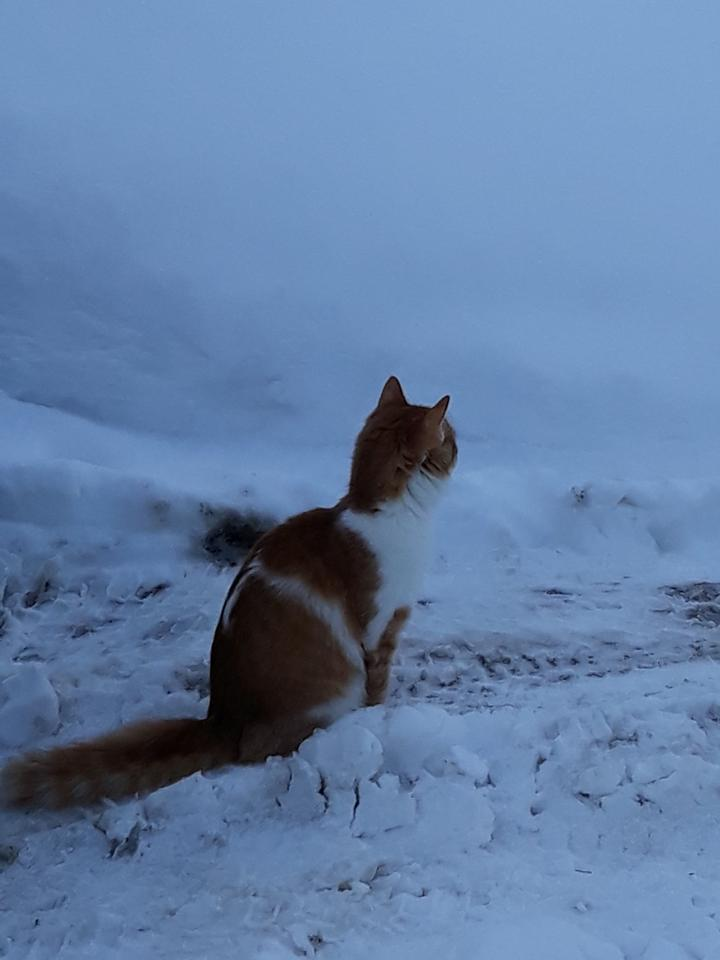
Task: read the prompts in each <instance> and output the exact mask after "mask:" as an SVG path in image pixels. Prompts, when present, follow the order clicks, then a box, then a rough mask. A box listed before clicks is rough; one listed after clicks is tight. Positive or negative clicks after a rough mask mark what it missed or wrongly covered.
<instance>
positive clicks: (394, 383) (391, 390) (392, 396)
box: [378, 377, 407, 407]
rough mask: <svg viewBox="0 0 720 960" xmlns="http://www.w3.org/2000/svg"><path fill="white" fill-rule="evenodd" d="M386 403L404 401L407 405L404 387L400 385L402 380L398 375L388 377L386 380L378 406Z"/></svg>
mask: <svg viewBox="0 0 720 960" xmlns="http://www.w3.org/2000/svg"><path fill="white" fill-rule="evenodd" d="M386 403H404V404H405V405H406V406H407V400H406V399H405V394H404V393H403V388H402V387H401V386H400V381H399V380H398V378H397V377H388V378H387V380H386V381H385V386H384V387H383V388H382V393H381V394H380V399H379V400H378V406H379V407H384V406H385V404H386Z"/></svg>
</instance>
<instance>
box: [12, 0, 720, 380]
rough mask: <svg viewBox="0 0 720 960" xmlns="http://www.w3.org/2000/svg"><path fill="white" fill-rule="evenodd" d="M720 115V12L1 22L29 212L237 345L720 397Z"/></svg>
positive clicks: (305, 8) (328, 6) (199, 15)
mask: <svg viewBox="0 0 720 960" xmlns="http://www.w3.org/2000/svg"><path fill="white" fill-rule="evenodd" d="M719 105H720V4H718V3H717V2H716V0H695V2H693V3H680V2H669V0H654V2H652V0H639V2H635V0H633V2H628V0H605V2H603V3H589V2H588V3H578V2H577V0H553V2H548V3H537V2H534V0H522V2H521V0H485V2H477V0H453V2H448V3H445V2H442V3H441V2H427V0H412V2H388V0H383V2H363V3H345V2H338V0H333V2H319V0H312V2H307V3H298V2H297V0H293V2H287V0H273V2H268V0H256V2H251V0H243V2H242V3H237V2H229V0H214V2H212V3H201V2H199V0H152V2H147V3H143V2H140V0H124V2H122V3H117V2H104V0H87V2H78V0H62V2H58V0H52V2H51V0H45V2H35V0H12V2H10V0H4V2H3V4H2V6H1V7H0V121H1V122H2V127H1V131H2V132H1V140H2V142H0V147H1V148H2V157H3V158H4V159H2V158H0V164H1V165H2V168H4V175H3V182H2V183H0V191H2V193H3V194H4V196H5V200H6V201H7V198H8V197H10V198H11V199H12V200H13V203H15V201H19V202H20V204H21V205H22V204H23V203H25V204H27V205H28V209H30V207H31V206H32V205H34V211H35V212H34V213H33V216H34V217H35V218H36V225H35V226H34V227H33V228H32V230H34V231H35V232H36V233H39V232H42V230H43V229H44V228H43V227H42V225H41V224H40V225H38V223H39V221H38V220H37V218H38V217H39V218H40V221H42V218H43V217H44V216H45V215H47V216H48V217H50V216H51V212H52V211H53V210H54V213H52V216H53V217H54V226H53V229H54V230H55V231H56V233H57V236H59V237H61V240H60V241H58V251H57V255H58V256H68V257H70V258H72V257H73V256H74V257H75V258H76V260H83V259H86V258H87V256H88V252H89V251H96V252H97V251H98V250H100V251H102V250H103V249H104V248H106V249H107V251H110V252H108V253H107V259H108V260H113V258H115V260H117V259H118V256H122V257H127V258H128V259H133V260H137V261H139V262H141V263H144V264H146V265H148V266H149V267H150V268H151V271H152V272H153V273H154V274H155V275H157V276H158V277H162V278H164V281H165V282H169V278H172V277H173V276H177V277H178V278H181V279H182V281H183V283H185V284H187V285H188V286H189V287H191V288H193V289H194V290H195V291H196V293H197V294H198V296H199V299H200V300H201V301H202V302H203V304H204V305H205V312H204V317H205V319H204V321H203V323H204V327H203V336H206V337H207V338H208V342H210V343H211V344H212V343H213V342H214V343H215V344H216V346H217V345H221V344H223V343H224V344H225V345H226V347H227V345H228V337H229V336H230V337H231V338H233V337H237V338H238V340H239V341H240V340H242V336H241V334H245V333H247V332H248V331H249V335H251V336H254V335H255V334H254V333H253V331H257V328H258V324H260V325H261V326H263V329H264V330H265V332H266V333H267V331H268V330H270V331H274V334H273V335H278V336H280V335H282V333H283V331H287V329H288V328H289V327H292V328H293V342H294V343H301V342H307V343H308V344H309V348H310V349H317V348H318V345H320V347H321V345H322V342H323V340H322V338H323V335H324V334H323V331H324V330H325V329H326V328H328V327H332V328H334V330H335V336H334V338H333V339H334V341H335V342H339V341H340V340H341V341H342V342H343V343H344V345H345V347H346V349H347V351H348V355H352V354H353V351H354V350H355V348H356V347H357V350H358V351H361V349H362V346H363V344H365V343H366V342H367V341H368V340H370V341H372V342H374V343H378V342H379V343H382V342H383V340H384V339H385V340H387V342H388V343H389V344H391V345H392V348H391V352H392V350H397V349H399V348H400V346H401V345H402V343H403V342H412V344H413V347H412V349H416V348H417V345H418V343H421V344H423V345H425V347H426V348H427V350H429V351H431V352H433V353H434V354H436V353H437V351H438V349H439V348H440V347H441V345H442V344H445V345H446V347H447V345H448V344H450V345H451V346H453V347H454V346H456V345H457V344H458V343H461V344H465V345H466V347H464V348H463V349H464V350H465V352H467V351H468V350H469V351H471V352H472V351H477V352H478V353H481V352H482V351H483V350H484V349H488V350H490V349H492V348H493V345H495V347H496V348H498V346H499V348H500V349H503V350H504V349H507V350H509V351H511V352H513V353H514V355H515V356H517V357H518V358H520V359H522V360H523V361H526V362H528V363H530V364H536V365H538V366H540V367H542V368H545V369H550V370H554V369H558V370H562V371H564V372H566V373H567V372H577V371H580V372H581V373H582V372H583V371H586V370H589V369H592V368H597V367H602V368H603V369H607V370H608V371H610V372H615V371H617V372H620V373H628V374H631V375H634V374H639V375H641V376H644V377H651V378H652V379H654V380H655V381H656V382H658V383H667V384H668V386H669V388H670V387H673V385H674V386H675V387H679V388H680V389H681V390H685V389H688V390H694V389H695V388H698V389H703V390H704V389H706V388H712V387H713V386H714V383H715V379H716V372H715V371H716V364H717V356H718V350H720V187H719V178H720V173H719V171H720V106H719ZM13 209H16V208H13ZM38 210H40V211H41V212H40V213H39V214H38ZM6 229H7V228H6ZM0 230H1V228H0ZM31 232H32V231H31ZM6 240H7V237H6ZM43 242H45V241H43ZM28 245H29V247H32V242H31V241H30V240H28ZM63 247H64V248H66V249H65V250H62V248H63ZM116 250H117V251H122V253H121V254H118V255H117V256H116V255H115V254H114V253H112V251H116ZM97 259H98V262H99V260H100V259H102V257H101V254H97ZM96 266H97V264H96ZM103 269H105V268H103ZM98 270H99V268H98ZM99 272H102V271H100V270H99ZM140 312H142V311H140ZM208 317H210V320H208ZM167 322H171V321H169V320H168V321H167ZM175 322H176V323H177V324H178V325H181V324H187V323H192V321H189V320H187V319H177V320H176V321H175ZM338 331H340V333H338ZM258 336H260V334H259V333H258ZM425 347H424V348H425ZM424 348H423V349H424Z"/></svg>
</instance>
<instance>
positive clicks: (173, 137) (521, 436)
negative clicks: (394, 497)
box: [0, 0, 720, 960]
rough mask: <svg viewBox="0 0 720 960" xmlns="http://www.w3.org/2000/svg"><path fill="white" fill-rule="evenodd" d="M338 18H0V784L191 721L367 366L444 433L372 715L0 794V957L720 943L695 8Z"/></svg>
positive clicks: (634, 953) (235, 12) (718, 579)
mask: <svg viewBox="0 0 720 960" xmlns="http://www.w3.org/2000/svg"><path fill="white" fill-rule="evenodd" d="M211 6H212V5H211ZM353 9H354V12H353V13H352V14H351V13H350V9H349V8H343V5H339V4H335V3H324V2H320V3H318V4H314V5H313V11H314V12H313V13H312V14H310V13H309V12H308V10H309V8H308V7H306V6H305V5H299V4H292V3H286V2H284V0H278V2H277V3H273V4H272V5H268V4H263V3H248V4H243V5H241V6H238V5H236V4H234V3H230V2H225V0H219V2H218V3H217V4H216V5H214V10H213V11H212V12H211V8H210V7H207V6H206V5H196V4H194V3H192V2H187V3H185V2H178V0H172V2H170V0H156V2H155V3H153V4H141V3H135V2H129V3H126V4H123V5H122V9H121V8H120V7H119V6H118V5H116V4H111V3H107V4H106V3H95V4H86V3H83V2H80V0H67V2H65V3H63V4H55V3H51V2H48V0H33V2H28V3H24V4H20V3H15V4H13V3H8V4H5V5H3V6H2V8H0V81H1V82H0V121H1V122H0V152H1V155H2V180H1V181H0V441H1V442H0V762H2V761H3V760H4V759H5V758H6V757H8V756H11V755H13V754H14V753H15V752H17V751H18V750H22V749H28V748H35V747H42V746H48V745H51V744H54V743H60V742H67V741H69V740H72V739H76V738H79V737H87V736H92V735H94V734H96V733H98V732H100V731H105V730H109V729H112V728H114V727H116V726H117V725H118V724H120V723H123V722H126V721H129V720H133V719H136V718H139V717H143V716H180V715H188V714H192V715H201V714H202V713H203V710H204V709H205V706H206V697H207V660H208V653H209V645H210V640H211V635H212V630H213V627H214V624H215V618H216V617H217V614H218V611H219V609H220V606H221V603H222V600H223V597H224V594H225V591H226V589H227V587H228V585H229V583H230V581H231V579H232V576H233V571H232V568H231V567H229V566H227V565H223V562H222V561H223V557H222V556H218V555H216V554H213V553H211V552H208V549H207V548H208V547H211V548H212V547H213V546H214V545H216V544H217V540H216V539H212V537H211V539H210V540H208V532H210V533H212V532H213V531H214V530H217V529H218V527H222V524H223V523H224V522H225V521H227V518H228V511H234V514H231V516H235V517H236V518H237V516H240V517H241V518H242V517H245V518H249V519H250V521H251V522H252V524H257V523H260V524H263V523H267V522H268V521H269V520H273V519H279V518H281V517H283V516H285V515H287V514H289V513H291V512H294V511H297V510H300V509H304V508H306V507H309V506H313V505H316V504H327V503H332V502H333V501H334V500H335V499H337V497H338V496H339V495H340V494H341V493H342V491H343V486H344V484H345V482H346V475H347V470H348V463H349V456H350V451H351V445H352V441H353V439H354V435H355V432H356V431H357V429H358V427H359V426H360V423H361V422H362V420H363V418H364V416H365V415H366V414H367V412H368V411H369V409H370V407H371V405H372V404H373V402H374V401H375V398H376V397H377V393H378V390H379V388H380V386H381V384H382V383H383V381H384V380H385V378H386V377H387V375H388V374H390V373H395V374H399V375H400V377H401V379H402V380H403V383H404V385H405V387H406V390H407V393H408V395H409V396H410V398H411V399H416V400H418V401H420V402H427V403H429V402H433V401H435V400H436V399H437V398H438V397H439V396H440V395H442V394H443V393H446V392H449V393H450V394H451V395H452V406H451V411H450V412H451V416H452V418H453V420H454V422H455V424H456V426H457V428H458V437H459V444H460V459H459V464H458V469H457V473H456V476H455V477H454V479H453V482H452V485H451V488H450V490H449V491H448V496H447V499H446V501H445V503H444V504H443V507H442V509H441V511H440V515H439V516H438V520H437V537H436V549H435V554H434V561H433V566H432V569H431V570H430V571H429V574H428V577H427V581H426V585H425V591H424V593H423V595H422V596H421V597H418V603H417V606H416V609H415V611H414V615H413V618H412V620H411V622H410V624H409V626H408V629H407V631H406V634H405V637H404V639H403V642H402V645H401V649H400V650H399V653H398V658H397V662H396V664H395V666H394V670H393V679H392V687H391V692H390V697H389V702H388V705H387V706H385V707H382V708H373V709H370V710H364V711H358V712H357V713H355V714H353V715H352V716H349V717H347V718H345V719H344V720H343V721H341V722H339V723H338V724H337V725H336V726H335V727H334V728H332V729H329V730H327V731H324V732H322V733H318V734H316V735H315V736H314V737H313V738H311V739H310V740H309V741H307V742H306V743H305V744H304V745H303V747H302V748H301V750H300V752H299V754H298V755H297V756H295V757H293V758H291V759H289V760H272V761H270V762H268V763H267V764H266V765H264V766H263V767H260V768H244V769H232V770H227V771H222V772H218V773H216V774H214V775H211V776H199V775H198V776H196V777H193V778H190V779H188V780H186V781H184V782H182V783H178V784H176V785H174V786H172V787H169V788H167V789H165V790H162V791H159V792H158V793H156V794H154V795H153V796H151V797H148V798H146V799H144V800H142V801H137V800H133V801H130V802H128V803H124V804H119V805H117V806H108V807H107V808H104V809H102V810H89V811H70V812H67V813H62V814H48V813H29V814H25V813H16V812H2V813H0V957H8V958H10V960H46V958H51V957H56V956H60V957H65V958H68V960H75V958H88V960H90V958H92V960H105V958H113V957H117V958H126V957H130V958H138V960H141V958H144V957H148V958H150V957H152V958H161V960H162V958H172V960H181V958H184V957H187V958H188V960H189V958H192V960H198V958H204V957H213V958H214V960H226V958H230V957H233V958H236V957H239V958H243V960H244V958H248V960H285V958H291V957H302V956H318V957H325V958H328V960H333V958H337V960H354V958H358V960H359V958H363V960H364V958H365V957H367V956H368V955H370V956H375V957H378V958H386V957H387V958H405V957H413V958H416V960H422V958H425V957H427V958H431V957H432V958H435V957H437V956H438V954H441V955H443V956H446V957H448V960H451V958H457V960H470V958H479V960H717V958H718V957H720V906H719V905H720V667H719V666H718V661H719V660H720V557H719V555H718V544H719V543H720V445H718V443H717V439H716V436H715V434H716V424H717V420H718V411H719V410H720V389H719V388H718V382H717V372H716V367H717V356H718V353H719V352H720V324H718V322H717V317H718V315H719V313H718V311H719V309H720V289H719V288H718V277H720V262H719V260H718V258H719V257H720V238H719V237H718V232H719V230H718V223H720V194H719V192H718V189H717V169H718V163H719V162H720V154H719V153H718V139H717V131H718V126H717V123H716V122H715V121H714V112H715V111H716V103H717V90H718V88H720V59H719V58H718V57H717V49H716V48H717V39H716V38H717V35H718V30H720V22H719V20H718V17H719V15H718V13H717V8H715V7H712V6H711V5H703V4H697V5H693V7H692V10H691V9H690V8H689V7H688V6H687V5H685V6H684V7H682V8H680V7H678V6H677V5H675V4H672V3H670V2H668V3H665V2H664V0H663V2H660V3H656V4H653V5H652V10H650V7H648V6H647V5H645V4H638V5H635V6H631V7H629V6H628V5H627V4H625V3H623V2H621V0H612V2H610V3H608V4H603V5H597V6H596V7H592V8H591V7H590V6H588V5H584V6H583V5H577V4H575V3H570V2H567V3H566V2H564V0H563V2H561V3H558V4H555V5H553V6H552V8H551V7H549V6H547V5H539V4H530V3H524V2H521V0H517V2H515V0H512V2H506V0H502V2H501V0H491V2H489V3H487V4H482V5H478V4H475V3H471V2H470V0H468V2H467V3H465V2H461V3H459V4H457V6H456V8H454V9H455V11H456V12H455V15H454V16H453V17H450V16H449V15H448V14H447V10H448V9H449V8H447V7H442V8H441V5H433V4H431V3H425V2H419V3H415V4H411V5H410V4H398V5H387V4H382V5H379V4H378V5H376V4H372V3H368V4H364V5H363V8H362V11H361V10H360V9H359V8H353Z"/></svg>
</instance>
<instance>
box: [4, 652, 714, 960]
mask: <svg viewBox="0 0 720 960" xmlns="http://www.w3.org/2000/svg"><path fill="white" fill-rule="evenodd" d="M606 683H608V684H610V685H611V687H612V689H611V690H608V689H605V690H604V691H600V690H598V689H595V690H594V691H593V690H592V689H590V688H587V687H586V688H585V689H584V690H583V691H574V692H573V693H571V694H568V692H567V691H564V692H561V691H560V688H557V687H556V688H551V689H549V690H548V691H546V692H545V694H544V695H543V694H537V695H535V696H531V697H529V698H528V699H527V701H526V702H525V703H524V704H522V705H516V706H513V707H510V706H508V707H506V708H498V709H496V710H493V711H483V712H474V711H471V712H468V713H465V714H463V715H457V714H455V715H452V714H449V713H447V712H446V711H445V710H443V709H441V708H439V707H433V706H429V705H418V706H402V707H399V708H396V709H387V708H372V709H368V710H364V711H358V712H357V713H355V714H353V715H351V716H348V717H346V718H344V719H343V720H341V721H340V722H338V723H337V724H336V725H335V726H333V727H332V728H331V729H329V730H326V731H318V732H317V733H316V734H315V735H314V736H313V737H311V738H310V739H309V740H308V741H306V742H305V743H304V744H303V745H302V747H301V748H300V750H299V751H298V753H297V754H296V755H295V756H293V757H291V758H289V759H279V758H277V759H274V760H271V761H270V762H268V763H267V764H265V765H263V766H259V767H253V768H244V769H228V770H225V771H220V772H217V773H215V774H213V775H209V776H201V775H196V776H194V777H191V778H188V779H187V780H184V781H182V782H180V783H178V784H175V785H173V786H171V787H168V788H166V789H164V790H161V791H158V792H157V793H155V794H153V795H151V796H150V797H148V798H146V799H144V800H141V801H137V800H132V801H128V802H127V803H123V804H119V805H117V806H113V805H108V806H107V807H106V808H105V809H104V810H102V811H95V812H92V811H90V812H88V813H87V814H86V815H81V816H78V814H77V813H69V814H65V815H61V816H58V815H51V814H47V815H43V816H40V817H35V818H34V819H33V824H34V827H33V830H32V831H31V832H29V833H28V832H27V829H26V828H27V825H28V820H27V818H25V817H23V816H22V815H17V816H15V815H13V816H11V817H8V822H7V829H6V838H7V840H8V841H10V842H11V843H13V844H16V845H17V848H18V851H19V852H18V856H17V860H16V861H15V862H14V863H13V864H12V865H11V866H10V867H7V868H6V869H7V870H8V871H12V872H11V873H6V874H5V877H4V879H6V880H8V881H11V882H9V883H8V884H7V886H6V889H7V897H6V898H5V905H4V907H3V908H2V909H3V910H5V911H7V912H6V914H5V916H6V920H7V925H6V930H7V933H6V936H8V937H9V940H8V941H6V942H7V943H8V944H11V945H12V947H11V950H10V955H11V956H13V957H24V956H30V955H32V956H33V957H37V958H44V957H51V956H56V955H60V956H68V957H76V956H79V957H86V956H87V957H89V956H91V955H92V951H93V950H94V951H96V953H95V955H96V956H97V955H102V956H113V957H114V956H118V957H119V956H121V955H122V953H123V951H125V955H127V954H128V953H129V954H131V955H132V956H140V957H144V956H148V957H149V956H152V955H153V950H155V951H158V950H160V953H161V954H162V949H163V948H162V945H163V944H165V945H167V944H168V943H171V942H172V943H173V945H174V946H173V955H174V956H179V957H188V958H189V957H192V956H198V955H205V953H206V952H207V953H208V954H209V953H211V952H212V950H214V949H215V950H216V949H220V950H225V951H228V950H230V949H231V948H232V949H234V950H237V951H239V952H240V953H241V954H242V955H243V956H251V957H257V958H263V957H264V958H268V960H269V958H273V957H276V958H278V960H279V958H286V957H296V956H313V955H315V954H316V953H318V954H319V955H320V954H322V955H325V956H328V957H337V958H338V960H340V958H343V960H344V958H348V957H349V958H354V957H358V958H359V957H362V956H367V952H368V951H371V952H372V953H375V954H377V955H378V956H382V957H388V958H390V957H394V956H398V955H402V956H404V955H406V954H407V955H408V956H410V955H412V956H414V957H421V958H424V957H427V958H430V957H433V956H436V955H437V950H438V949H441V948H442V944H443V942H445V947H444V948H443V950H444V953H445V954H447V955H448V956H450V957H456V958H458V960H460V958H463V957H468V956H476V955H477V956H483V957H484V956H487V957H491V958H493V960H494V958H495V957H502V958H503V960H526V958H527V957H529V956H532V957H533V958H536V957H537V958H542V960H558V958H559V957H560V958H567V960H578V958H580V960H627V958H630V960H666V958H671V957H678V958H687V957H699V958H707V960H710V958H712V957H714V956H715V955H716V952H715V951H716V949H717V945H718V943H720V931H719V929H718V923H717V919H716V903H715V899H714V898H713V897H712V895H711V894H710V891H711V890H712V889H713V887H714V888H715V889H717V884H718V883H720V868H719V867H718V863H719V862H720V830H719V829H718V828H719V827H720V813H719V812H718V807H719V804H718V798H719V797H720V701H719V700H718V698H717V689H718V688H719V687H720V670H718V668H717V667H715V666H710V665H708V664H702V665H697V666H695V667H693V668H690V667H685V668H679V667H671V668H665V669H664V670H658V671H653V673H652V674H647V675H642V676H641V677H638V676H633V677H618V678H614V679H611V680H608V681H606ZM670 871H671V872H670ZM40 872H42V876H43V878H44V881H43V890H44V893H43V896H42V897H41V898H38V896H37V893H36V892H35V884H36V882H37V877H38V875H39V873H40ZM69 877H72V878H73V881H72V883H70V884H69V882H68V879H69ZM670 877H672V882H671V883H669V882H668V880H669V878H670ZM31 887H32V890H31ZM640 889H641V890H642V891H643V895H642V896H638V895H637V891H638V890H640ZM23 902H27V903H32V911H31V914H30V915H28V914H27V911H24V910H23V909H22V908H21V905H22V904H23ZM35 918H39V919H40V922H39V924H36V923H35ZM689 918H691V920H692V922H691V923H690V922H689ZM398 937H400V940H398V939H397V938H398ZM443 938H446V939H445V941H444V939H443ZM400 943H402V949H401V948H400V946H399V944H400ZM31 944H34V946H33V947H32V948H31ZM29 949H32V950H34V952H32V954H30V953H28V952H27V951H28V950H29ZM400 949H401V952H400V954H398V950H400ZM97 951H101V954H98V953H97ZM162 955H164V954H162Z"/></svg>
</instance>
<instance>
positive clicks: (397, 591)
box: [343, 475, 442, 650]
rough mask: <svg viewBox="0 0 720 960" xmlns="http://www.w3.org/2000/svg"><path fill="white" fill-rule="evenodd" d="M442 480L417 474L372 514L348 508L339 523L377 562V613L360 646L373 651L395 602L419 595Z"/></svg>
mask: <svg viewBox="0 0 720 960" xmlns="http://www.w3.org/2000/svg"><path fill="white" fill-rule="evenodd" d="M441 486H442V482H441V481H437V480H433V479H431V478H428V477H426V476H424V475H417V476H416V477H414V478H413V479H412V480H411V481H410V483H409V484H408V489H407V491H406V493H405V494H404V495H403V496H402V497H399V498H398V499H397V500H393V501H390V502H388V503H385V504H383V505H382V507H381V508H380V509H379V510H377V511H376V512H374V513H359V512H357V511H354V510H347V511H346V512H345V513H344V514H343V523H344V524H345V525H346V526H347V527H349V529H351V530H353V531H354V532H355V533H357V534H359V535H360V536H361V537H362V539H363V540H364V541H365V543H366V544H367V546H368V548H369V549H370V550H371V551H372V553H373V555H374V557H375V559H376V561H377V563H378V567H379V573H380V587H379V589H378V592H377V594H376V596H375V604H376V607H377V613H376V614H375V616H374V617H373V619H372V620H371V622H370V624H369V625H368V628H367V632H366V636H365V642H364V646H365V648H366V649H367V650H374V649H375V648H376V647H377V644H378V642H379V640H380V637H381V635H382V633H383V630H384V629H385V627H386V626H387V624H388V622H389V621H390V619H391V618H392V616H393V614H394V613H395V611H396V610H397V609H398V607H405V606H412V605H413V604H414V603H415V601H416V600H417V599H418V596H419V593H420V590H421V587H422V579H423V575H424V573H425V570H426V567H427V563H428V559H429V554H430V546H431V532H432V529H431V528H432V507H433V506H434V505H435V502H436V500H437V496H438V493H439V492H440V488H441Z"/></svg>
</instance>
